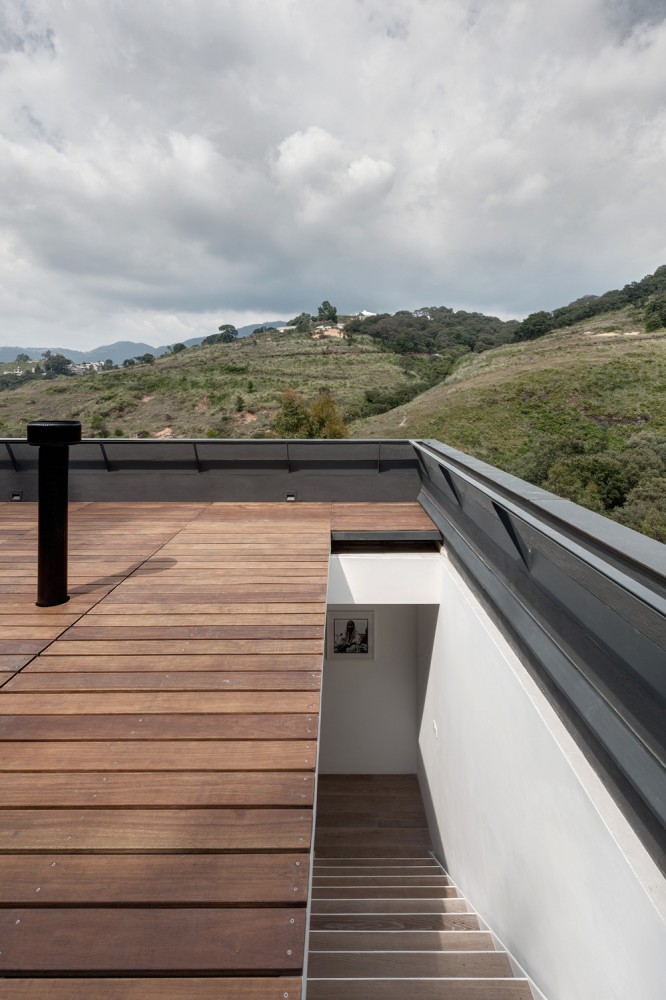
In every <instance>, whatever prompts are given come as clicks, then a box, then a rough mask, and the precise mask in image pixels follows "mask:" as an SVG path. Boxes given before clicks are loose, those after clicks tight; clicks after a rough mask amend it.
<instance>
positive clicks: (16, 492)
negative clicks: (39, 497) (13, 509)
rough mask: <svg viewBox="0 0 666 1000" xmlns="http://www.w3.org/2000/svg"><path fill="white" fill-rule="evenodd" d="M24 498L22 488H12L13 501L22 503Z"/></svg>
mask: <svg viewBox="0 0 666 1000" xmlns="http://www.w3.org/2000/svg"><path fill="white" fill-rule="evenodd" d="M22 499H23V493H22V492H21V490H12V503H20V502H21V500H22Z"/></svg>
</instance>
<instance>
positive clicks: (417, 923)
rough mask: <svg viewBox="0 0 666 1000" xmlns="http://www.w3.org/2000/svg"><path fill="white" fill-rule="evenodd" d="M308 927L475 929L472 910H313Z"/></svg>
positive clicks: (380, 929) (476, 927)
mask: <svg viewBox="0 0 666 1000" xmlns="http://www.w3.org/2000/svg"><path fill="white" fill-rule="evenodd" d="M310 929H311V931H478V930H479V918H478V917H477V916H476V914H475V913H337V914H335V913H313V914H312V915H311V917H310Z"/></svg>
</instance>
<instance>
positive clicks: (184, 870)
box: [0, 854, 308, 907]
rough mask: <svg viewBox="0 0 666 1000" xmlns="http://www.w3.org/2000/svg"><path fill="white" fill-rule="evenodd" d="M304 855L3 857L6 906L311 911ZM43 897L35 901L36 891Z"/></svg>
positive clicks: (1, 892)
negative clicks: (266, 907)
mask: <svg viewBox="0 0 666 1000" xmlns="http://www.w3.org/2000/svg"><path fill="white" fill-rule="evenodd" d="M307 883H308V865H307V855H303V854H150V855H145V854H141V855H123V856H119V855H104V854H97V855H92V856H88V855H68V854H48V855H32V854H30V855H26V854H24V855H15V856H11V855H7V856H4V857H1V856H0V906H3V907H6V906H11V907H16V906H19V907H20V906H26V905H29V906H40V907H42V906H45V907H48V906H56V905H58V906H60V905H70V906H72V905H75V904H85V903H89V902H90V900H91V899H94V900H95V902H96V903H97V904H98V905H100V906H101V905H108V906H118V905H124V906H129V905H133V904H141V905H147V904H153V905H160V906H164V905H169V906H188V905H190V904H198V905H202V904H204V903H205V904H206V905H214V904H215V905H224V904H232V905H249V904H253V905H261V904H263V905H274V904H278V903H280V904H282V905H287V906H296V905H304V904H305V902H306V899H307V891H308V884H307ZM37 888H39V892H38V893H36V891H35V890H36V889H37Z"/></svg>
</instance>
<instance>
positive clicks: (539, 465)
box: [350, 309, 666, 541]
mask: <svg viewBox="0 0 666 1000" xmlns="http://www.w3.org/2000/svg"><path fill="white" fill-rule="evenodd" d="M350 434H352V435H355V436H356V435H358V436H367V437H410V438H428V437H432V438H438V439H439V440H440V441H444V442H446V443H447V444H449V445H451V446H453V447H456V448H460V449H461V450H462V451H465V452H468V453H470V454H472V455H476V456H477V457H479V458H482V459H484V460H485V461H487V462H490V463H491V464H492V465H496V466H499V467H500V468H502V469H505V470H507V471H508V472H512V473H514V474H515V475H517V476H520V477H521V478H523V479H527V480H528V481H530V482H533V483H536V484H537V485H541V486H544V487H545V488H546V489H548V490H551V491H552V492H554V493H558V494H559V495H561V496H565V497H568V498H569V499H572V500H575V501H576V502H578V503H582V504H584V505H585V506H587V507H590V508H591V509H593V510H597V511H599V512H600V513H604V514H608V515H610V516H613V517H616V518H617V520H620V521H622V522H623V523H626V524H628V525H629V526H630V527H633V528H635V529H637V530H640V531H644V532H645V533H646V534H651V535H653V536H654V537H656V538H658V539H660V540H661V541H666V330H664V329H662V330H660V331H655V332H651V333H646V332H645V329H644V327H643V326H642V325H641V324H640V323H638V324H637V322H636V319H635V318H634V316H633V315H632V312H631V310H630V309H625V310H620V311H617V312H615V313H606V314H604V315H601V316H597V317H594V318H593V319H589V320H587V321H585V322H584V323H580V324H578V325H576V326H573V327H571V328H569V329H566V330H561V331H557V332H555V333H551V334H548V335H546V336H544V337H541V338H539V339H538V340H536V341H531V342H526V343H518V344H510V345H507V346H505V347H499V348H496V349H494V350H490V351H486V352H484V353H483V354H478V355H466V356H465V357H464V358H463V359H462V360H461V361H460V363H459V364H458V366H457V367H456V369H455V371H454V372H453V373H452V374H451V375H450V376H449V377H448V378H447V379H446V380H445V381H444V382H443V383H441V384H439V385H437V386H435V387H434V388H432V389H430V390H428V391H427V392H425V393H423V394H422V395H420V396H419V397H417V398H416V399H414V400H412V401H411V402H409V403H406V404H405V405H403V406H399V407H397V408H396V409H394V410H391V411H390V412H387V413H384V414H381V415H379V416H375V417H371V418H369V419H366V420H357V421H355V422H354V423H353V424H352V425H351V427H350Z"/></svg>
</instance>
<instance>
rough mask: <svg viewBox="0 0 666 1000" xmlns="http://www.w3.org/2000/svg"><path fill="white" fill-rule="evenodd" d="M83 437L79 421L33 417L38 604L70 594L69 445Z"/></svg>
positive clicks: (31, 441)
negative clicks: (36, 460)
mask: <svg viewBox="0 0 666 1000" xmlns="http://www.w3.org/2000/svg"><path fill="white" fill-rule="evenodd" d="M80 440H81V424H80V422H79V421H78V420H34V421H31V423H29V424H28V444H32V445H35V446H37V447H39V508H38V542H37V546H38V554H37V602H36V603H37V607H40V608H48V607H52V606H53V605H55V604H64V603H65V602H66V601H68V600H69V596H68V594H67V473H68V468H69V445H70V444H78V443H79V442H80Z"/></svg>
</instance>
